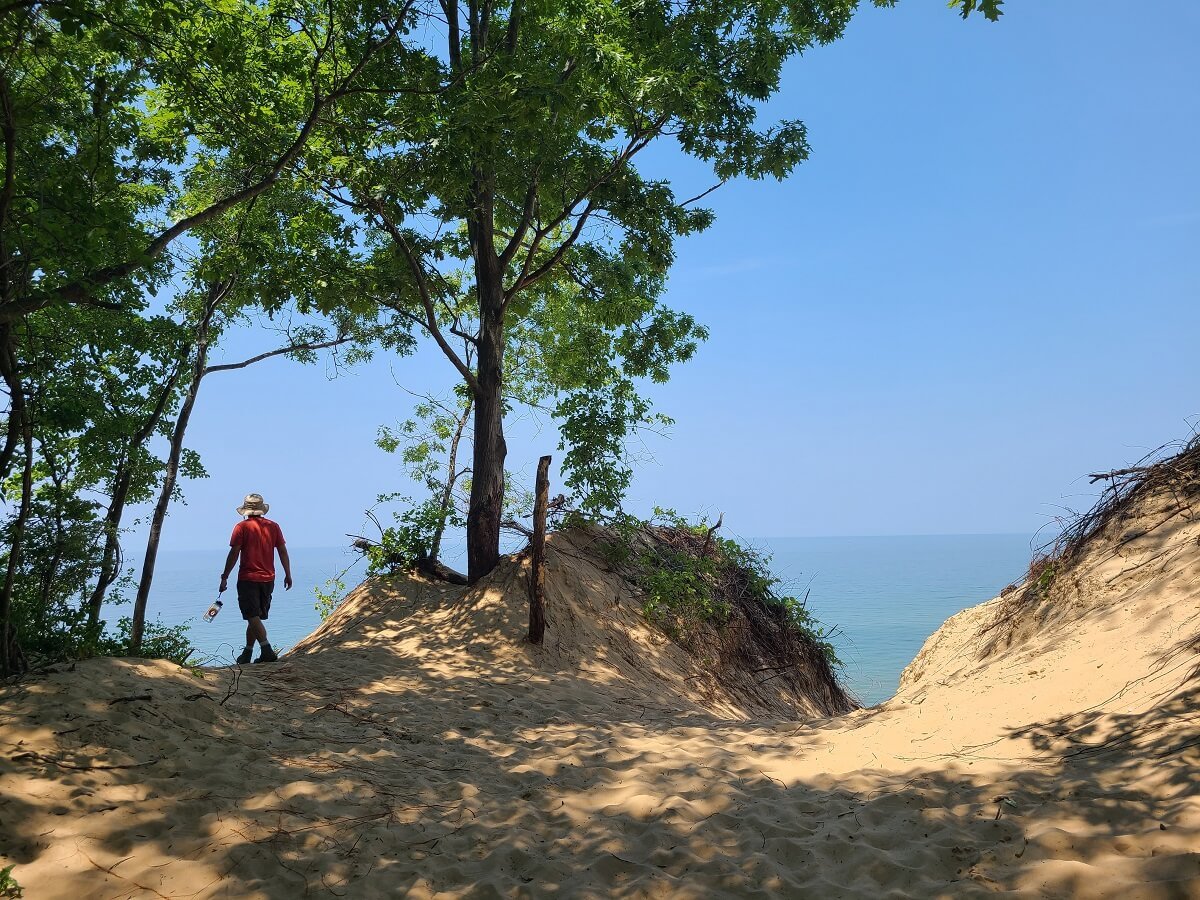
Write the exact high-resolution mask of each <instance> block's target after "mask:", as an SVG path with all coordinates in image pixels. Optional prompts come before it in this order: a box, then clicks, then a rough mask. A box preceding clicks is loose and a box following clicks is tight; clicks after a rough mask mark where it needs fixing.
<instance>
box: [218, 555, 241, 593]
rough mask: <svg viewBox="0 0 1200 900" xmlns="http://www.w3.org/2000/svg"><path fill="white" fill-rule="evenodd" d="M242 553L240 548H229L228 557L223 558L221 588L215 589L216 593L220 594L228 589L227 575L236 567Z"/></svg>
mask: <svg viewBox="0 0 1200 900" xmlns="http://www.w3.org/2000/svg"><path fill="white" fill-rule="evenodd" d="M241 553H242V548H241V547H230V548H229V555H228V556H226V557H225V568H224V569H223V570H222V571H221V586H220V587H219V588H217V593H222V592H224V591H226V590H228V589H229V573H230V572H232V571H233V567H234V566H236V565H237V561H238V557H239V556H240V555H241Z"/></svg>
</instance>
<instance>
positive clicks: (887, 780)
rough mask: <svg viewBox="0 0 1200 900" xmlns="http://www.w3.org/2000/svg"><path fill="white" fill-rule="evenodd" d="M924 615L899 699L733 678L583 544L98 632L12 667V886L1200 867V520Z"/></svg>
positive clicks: (1158, 878)
mask: <svg viewBox="0 0 1200 900" xmlns="http://www.w3.org/2000/svg"><path fill="white" fill-rule="evenodd" d="M1144 516H1145V521H1146V522H1147V523H1148V524H1150V525H1153V524H1155V523H1157V522H1159V520H1160V519H1161V520H1163V521H1162V523H1161V524H1160V525H1159V526H1158V527H1155V528H1153V529H1151V530H1150V531H1148V532H1147V533H1146V534H1145V535H1144V536H1143V537H1139V538H1137V539H1135V540H1132V541H1128V542H1126V543H1123V544H1122V543H1120V541H1119V540H1116V539H1113V540H1108V541H1107V542H1106V543H1105V544H1104V545H1103V546H1101V545H1100V544H1097V547H1096V548H1095V551H1094V552H1093V553H1091V554H1089V555H1088V557H1087V559H1086V561H1085V564H1084V565H1082V566H1081V567H1080V568H1079V569H1078V570H1077V571H1076V572H1074V573H1073V574H1072V579H1073V580H1072V581H1071V582H1070V584H1071V588H1070V591H1069V592H1068V593H1069V596H1065V597H1064V598H1062V599H1060V600H1059V601H1058V602H1056V603H1055V604H1054V605H1053V608H1041V609H1028V610H1024V611H1023V613H1022V618H1021V620H1020V621H1019V622H1017V623H1016V625H1015V626H1014V627H1013V628H1011V629H1010V628H1007V627H1005V628H1003V629H992V630H991V631H987V632H985V633H983V634H981V633H980V632H981V629H984V628H986V626H987V625H988V624H990V623H991V622H992V621H993V620H994V618H995V616H997V615H998V614H1000V613H1001V612H1002V611H1003V602H1002V601H993V602H991V603H989V604H984V605H983V606H982V607H977V608H976V609H973V610H968V611H966V612H964V613H962V614H960V615H958V616H956V617H954V618H953V619H951V620H950V621H948V622H947V623H946V625H945V626H943V628H942V629H941V630H940V631H939V632H938V634H936V635H935V636H934V637H933V638H931V639H930V641H929V643H928V644H927V645H926V648H925V649H924V650H923V651H922V653H921V655H920V656H919V657H918V658H917V660H915V661H914V663H913V665H912V666H910V668H909V670H908V672H907V673H906V676H905V680H904V683H903V687H902V689H901V691H900V693H899V694H898V696H897V697H896V698H895V699H893V700H892V701H890V702H888V703H886V704H884V705H882V706H880V707H876V708H872V709H869V710H861V711H858V712H855V713H851V714H849V715H847V716H842V717H839V718H826V719H820V718H817V719H813V718H810V717H809V716H810V714H811V710H805V709H803V708H802V707H803V706H804V703H803V701H802V700H801V701H798V702H797V703H796V705H795V707H794V708H792V709H791V710H781V709H779V708H777V704H775V701H773V700H770V698H766V699H764V697H763V696H760V695H756V694H746V693H744V692H743V693H738V692H737V691H730V690H728V689H725V688H722V687H721V685H720V684H718V683H715V682H713V681H712V680H711V679H705V678H704V677H697V676H703V671H702V668H703V667H699V668H700V671H698V667H697V664H696V662H695V661H694V660H692V659H691V658H689V657H688V656H687V655H686V654H683V653H681V652H680V651H679V650H678V648H675V647H673V646H672V645H670V644H669V643H668V642H666V641H665V640H663V639H662V638H661V637H659V636H657V635H656V634H654V633H653V632H651V631H650V630H648V629H646V628H645V627H644V626H643V625H642V624H641V623H640V620H639V618H638V617H637V614H636V609H635V608H634V607H633V605H632V604H631V602H630V599H629V598H628V597H626V596H623V595H622V593H621V589H620V586H619V584H618V583H617V582H616V581H615V580H613V579H610V578H609V577H608V576H607V575H606V574H605V571H604V566H603V564H602V562H601V561H599V560H597V559H596V558H594V556H589V553H588V551H587V548H586V547H581V546H580V544H579V543H578V542H571V541H567V540H559V541H557V542H556V548H555V549H552V550H551V551H550V555H549V559H550V561H551V565H552V569H551V572H550V575H549V578H548V592H549V599H550V603H551V607H550V619H549V620H550V632H549V634H548V636H549V637H550V641H549V643H548V645H547V646H546V647H545V648H541V649H535V648H530V647H528V646H526V645H523V644H522V643H521V642H520V638H521V636H522V635H523V633H524V627H523V623H524V615H525V610H524V606H523V596H524V594H523V591H524V583H525V582H524V576H523V574H522V569H521V565H520V563H519V562H515V561H510V562H507V563H505V564H504V565H503V566H502V568H501V570H500V571H498V572H497V573H496V574H495V576H493V577H492V578H491V579H489V580H488V581H487V582H486V583H483V584H481V585H478V586H476V587H475V588H472V589H469V590H464V589H458V588H448V587H445V586H442V585H436V584H430V583H427V582H422V581H420V580H416V579H407V578H403V579H392V580H388V581H378V582H374V583H371V584H368V585H365V586H363V587H362V588H360V589H358V590H357V591H356V592H355V593H354V594H353V595H352V596H351V597H350V599H348V600H347V602H346V603H345V604H344V606H343V607H342V608H341V609H340V610H339V612H338V613H337V614H336V615H335V616H334V617H333V618H331V619H330V620H329V621H328V622H327V623H326V625H325V626H324V627H323V628H322V629H321V630H320V631H318V632H317V633H316V634H315V635H313V636H312V637H310V638H309V639H307V640H306V641H304V642H303V643H302V644H301V645H300V646H299V647H297V648H296V649H295V651H293V652H292V653H290V654H288V656H287V657H285V659H284V661H282V662H281V663H280V664H278V665H275V666H264V667H254V666H251V667H245V668H243V669H240V670H239V669H237V668H233V667H231V668H228V669H212V670H207V671H205V672H203V673H202V675H203V677H197V676H196V675H193V674H192V673H189V672H188V671H186V670H183V669H180V668H178V667H175V666H173V665H170V664H167V663H162V662H143V661H128V660H93V661H89V662H85V663H79V664H77V665H76V666H75V667H73V669H72V670H70V671H68V670H63V671H59V672H55V673H49V674H45V675H42V676H39V677H36V678H30V679H27V680H25V681H23V682H22V683H20V684H18V685H15V686H12V687H9V688H6V689H5V690H4V693H3V695H2V696H3V706H2V712H0V854H2V855H3V858H4V861H3V862H2V863H0V865H5V864H7V863H9V862H12V863H15V864H16V868H15V870H14V873H13V874H14V875H15V876H16V877H17V879H18V880H19V881H20V882H21V883H22V884H23V885H24V886H25V887H26V895H27V896H28V897H30V898H34V900H42V898H58V897H62V898H71V900H78V898H80V897H88V898H92V897H95V898H119V897H155V896H158V897H192V898H207V897H267V898H281V900H282V898H295V897H305V896H313V897H322V896H346V897H375V896H388V897H390V896H405V895H409V896H413V897H433V896H443V897H452V896H467V897H536V896H545V895H550V894H559V895H563V896H578V897H610V896H616V897H623V896H628V897H643V896H648V897H655V896H663V897H711V896H763V897H768V896H770V897H778V896H788V897H816V898H836V897H872V898H874V897H914V898H934V897H947V898H949V897H954V898H957V897H970V896H976V895H984V894H991V893H996V892H1000V893H1010V894H1013V895H1017V896H1031V897H1042V896H1046V897H1114V898H1116V897H1121V898H1131V897H1132V898H1136V897H1200V799H1198V796H1197V794H1198V784H1197V778H1198V772H1200V697H1198V695H1197V689H1198V688H1200V679H1198V677H1197V676H1198V674H1200V673H1198V671H1197V664H1198V663H1200V655H1198V654H1197V648H1198V646H1200V645H1198V644H1197V640H1198V638H1200V522H1198V521H1196V520H1193V519H1188V518H1187V517H1184V516H1180V515H1174V516H1169V515H1168V513H1167V512H1165V511H1164V510H1163V509H1156V508H1148V509H1147V510H1146V511H1145V513H1144Z"/></svg>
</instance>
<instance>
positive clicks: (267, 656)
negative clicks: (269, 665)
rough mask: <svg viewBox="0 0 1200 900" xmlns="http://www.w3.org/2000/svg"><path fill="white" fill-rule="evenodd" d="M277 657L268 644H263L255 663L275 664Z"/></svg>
mask: <svg viewBox="0 0 1200 900" xmlns="http://www.w3.org/2000/svg"><path fill="white" fill-rule="evenodd" d="M278 659H279V657H278V656H276V655H275V651H274V650H272V649H271V645H270V644H263V646H262V649H261V650H260V651H259V653H258V659H256V660H255V662H256V663H260V662H275V661H276V660H278Z"/></svg>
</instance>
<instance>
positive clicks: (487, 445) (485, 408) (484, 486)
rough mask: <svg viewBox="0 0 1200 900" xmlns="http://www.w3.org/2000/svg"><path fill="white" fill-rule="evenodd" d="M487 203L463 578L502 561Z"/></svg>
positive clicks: (496, 309) (478, 281)
mask: <svg viewBox="0 0 1200 900" xmlns="http://www.w3.org/2000/svg"><path fill="white" fill-rule="evenodd" d="M491 221H492V219H491V209H490V201H489V202H487V203H486V210H485V215H484V216H483V217H482V221H481V224H480V226H478V227H477V228H476V229H475V234H474V238H475V285H476V290H477V291H478V293H479V348H478V357H477V360H478V371H477V372H476V380H477V382H478V389H477V391H476V396H475V429H474V435H475V448H474V458H473V462H472V464H471V505H470V508H469V509H468V512H467V578H468V579H469V580H470V581H471V582H476V581H478V580H479V579H480V578H482V577H483V576H485V575H487V574H488V572H490V571H492V569H494V568H496V564H497V563H499V562H500V519H501V516H502V513H503V506H504V457H505V455H506V454H507V452H508V448H507V447H506V446H505V443H504V400H503V389H504V376H503V372H504V283H503V275H502V272H501V270H500V260H499V259H498V258H497V256H496V252H495V247H494V243H493V235H492V229H491Z"/></svg>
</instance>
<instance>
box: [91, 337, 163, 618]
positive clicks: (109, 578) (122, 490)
mask: <svg viewBox="0 0 1200 900" xmlns="http://www.w3.org/2000/svg"><path fill="white" fill-rule="evenodd" d="M183 369H184V366H183V360H182V359H180V360H179V363H178V364H177V365H176V366H175V370H174V371H173V372H172V373H171V374H170V375H169V376H168V377H167V380H166V381H165V382H164V383H163V386H162V390H161V391H160V392H159V395H158V400H157V401H156V402H155V404H154V409H152V410H151V411H150V414H149V415H148V416H147V417H146V420H145V421H144V422H143V423H142V427H141V428H139V429H138V430H137V431H135V432H134V433H133V435H132V436H131V437H130V438H129V443H128V444H127V448H128V450H127V452H126V454H125V458H124V460H123V461H122V462H121V464H120V465H119V466H118V467H117V471H116V472H115V473H114V477H113V493H112V500H111V501H110V503H109V505H108V513H107V514H106V515H105V517H104V529H105V535H104V557H103V559H102V561H101V564H100V573H99V575H98V576H97V577H96V587H95V588H94V589H93V591H92V595H91V597H89V598H88V604H87V610H88V630H89V632H91V633H92V634H93V635H94V636H96V637H99V629H100V610H101V608H102V607H103V605H104V596H105V594H107V593H108V589H109V586H111V585H112V583H113V582H114V581H116V580H117V577H118V576H119V575H120V574H121V571H120V568H121V560H120V556H121V519H122V517H123V516H124V515H125V503H126V501H127V500H128V498H129V490H130V487H131V486H132V484H133V476H134V469H133V467H134V466H135V465H137V451H138V448H140V447H141V446H142V445H143V444H145V443H146V442H147V441H148V440H150V437H151V435H153V434H154V432H155V430H156V429H157V428H158V423H159V422H161V421H162V419H163V416H164V415H165V414H166V411H167V404H168V403H169V402H170V400H171V395H172V394H173V393H174V392H175V385H176V384H178V383H179V376H180V375H182V374H183Z"/></svg>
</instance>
